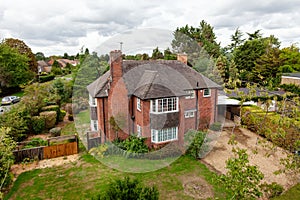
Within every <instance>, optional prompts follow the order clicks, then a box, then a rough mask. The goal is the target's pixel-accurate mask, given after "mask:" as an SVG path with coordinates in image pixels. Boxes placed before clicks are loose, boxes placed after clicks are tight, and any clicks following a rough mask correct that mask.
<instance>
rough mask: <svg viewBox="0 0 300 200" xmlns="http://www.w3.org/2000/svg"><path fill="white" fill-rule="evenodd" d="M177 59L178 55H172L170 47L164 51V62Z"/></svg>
mask: <svg viewBox="0 0 300 200" xmlns="http://www.w3.org/2000/svg"><path fill="white" fill-rule="evenodd" d="M176 59H177V55H176V54H174V53H172V51H171V50H170V48H169V47H168V48H167V49H165V50H164V60H176Z"/></svg>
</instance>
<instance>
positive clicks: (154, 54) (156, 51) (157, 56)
mask: <svg viewBox="0 0 300 200" xmlns="http://www.w3.org/2000/svg"><path fill="white" fill-rule="evenodd" d="M151 58H152V59H154V60H157V59H163V58H164V55H163V53H162V52H161V51H160V50H159V49H158V47H156V48H155V49H153V51H152V56H151Z"/></svg>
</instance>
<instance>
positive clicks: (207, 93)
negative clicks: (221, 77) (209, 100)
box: [203, 88, 210, 97]
mask: <svg viewBox="0 0 300 200" xmlns="http://www.w3.org/2000/svg"><path fill="white" fill-rule="evenodd" d="M203 97H210V89H208V88H207V89H204V90H203Z"/></svg>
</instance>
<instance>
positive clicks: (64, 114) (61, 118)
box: [58, 110, 67, 122]
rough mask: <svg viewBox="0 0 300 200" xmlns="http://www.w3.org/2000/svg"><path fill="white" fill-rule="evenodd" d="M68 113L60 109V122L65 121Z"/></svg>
mask: <svg viewBox="0 0 300 200" xmlns="http://www.w3.org/2000/svg"><path fill="white" fill-rule="evenodd" d="M66 114H67V112H66V111H64V110H60V114H59V119H58V121H59V122H62V121H64V117H65V116H66Z"/></svg>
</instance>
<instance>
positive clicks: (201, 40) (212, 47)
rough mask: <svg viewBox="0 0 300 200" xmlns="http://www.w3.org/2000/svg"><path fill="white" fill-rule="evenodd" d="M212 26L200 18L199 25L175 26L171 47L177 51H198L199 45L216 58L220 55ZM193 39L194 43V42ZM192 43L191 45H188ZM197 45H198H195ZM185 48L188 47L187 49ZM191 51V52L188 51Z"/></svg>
mask: <svg viewBox="0 0 300 200" xmlns="http://www.w3.org/2000/svg"><path fill="white" fill-rule="evenodd" d="M213 29H214V28H213V27H212V26H211V25H210V24H208V23H207V22H205V21H204V20H202V21H201V22H200V24H199V27H196V28H194V27H193V26H188V25H186V26H185V27H181V28H177V29H176V30H175V32H174V40H173V41H172V48H173V49H174V50H175V52H178V53H187V54H190V53H192V52H194V53H195V52H199V51H198V50H199V47H200V48H204V49H205V50H206V52H207V53H208V54H209V55H210V56H212V57H214V58H217V57H219V56H220V53H221V51H220V49H221V47H220V44H219V43H217V42H216V36H215V34H214V32H213ZM194 41H195V42H196V43H194ZM191 44H192V46H190V45H191ZM197 45H198V46H199V47H197ZM187 49H190V50H189V51H187ZM190 51H192V52H190Z"/></svg>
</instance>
